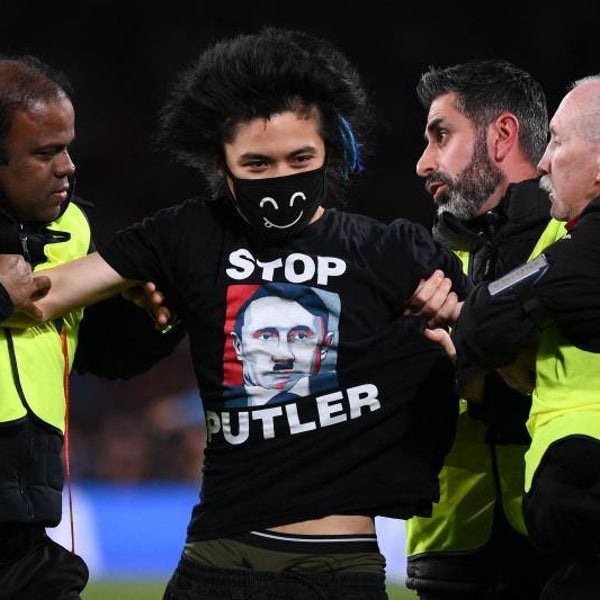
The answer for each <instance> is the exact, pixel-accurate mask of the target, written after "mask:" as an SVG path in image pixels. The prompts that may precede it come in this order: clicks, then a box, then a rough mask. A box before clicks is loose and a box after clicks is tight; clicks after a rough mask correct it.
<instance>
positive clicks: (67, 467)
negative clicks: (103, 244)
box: [60, 325, 75, 554]
mask: <svg viewBox="0 0 600 600" xmlns="http://www.w3.org/2000/svg"><path fill="white" fill-rule="evenodd" d="M60 341H61V345H62V353H63V358H64V364H65V368H64V371H63V389H64V392H65V448H64V449H65V476H66V480H67V490H68V494H69V519H70V521H71V552H73V554H75V524H74V519H73V494H72V492H71V468H70V459H71V453H70V449H69V399H70V394H69V374H70V370H69V344H68V341H67V329H66V327H65V326H64V325H63V328H62V331H61V333H60Z"/></svg>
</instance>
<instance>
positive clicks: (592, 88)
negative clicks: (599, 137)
mask: <svg viewBox="0 0 600 600" xmlns="http://www.w3.org/2000/svg"><path fill="white" fill-rule="evenodd" d="M599 95H600V81H593V82H587V83H583V84H581V85H579V86H578V87H576V88H574V89H573V90H571V91H570V92H569V93H568V94H566V96H565V97H564V98H563V99H562V101H561V103H560V104H559V105H558V108H557V109H556V112H555V113H554V116H553V117H552V120H551V121H550V128H551V129H552V131H555V132H556V131H559V132H560V133H561V134H562V135H564V134H566V133H576V132H577V130H578V129H579V130H580V133H582V134H585V133H586V132H585V131H583V130H582V126H583V127H585V123H586V116H587V115H588V114H589V113H590V112H591V111H592V110H593V107H595V106H598V104H599V103H598V97H599Z"/></svg>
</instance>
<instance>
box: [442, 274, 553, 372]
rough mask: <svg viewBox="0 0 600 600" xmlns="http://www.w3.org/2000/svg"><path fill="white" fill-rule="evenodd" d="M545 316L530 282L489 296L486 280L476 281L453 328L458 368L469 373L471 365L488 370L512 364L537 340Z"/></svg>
mask: <svg viewBox="0 0 600 600" xmlns="http://www.w3.org/2000/svg"><path fill="white" fill-rule="evenodd" d="M544 318H545V315H544V311H543V309H542V307H541V305H540V302H539V299H538V298H537V296H536V293H535V290H534V286H533V284H529V285H527V286H524V288H523V289H521V290H519V293H518V294H517V293H512V294H506V295H501V296H491V295H490V293H489V290H488V283H487V282H483V283H480V284H478V285H477V286H476V287H475V288H474V289H473V291H472V292H471V293H470V294H469V296H468V298H467V299H466V300H465V303H464V305H463V308H462V312H461V314H460V317H459V319H458V321H457V322H456V323H455V326H454V329H453V331H452V338H453V340H454V343H455V345H456V349H457V353H458V370H459V371H460V372H463V373H464V372H468V370H469V369H470V368H471V365H473V364H474V365H476V366H478V367H480V368H483V369H490V370H491V369H495V368H497V367H505V366H507V365H509V364H512V363H513V362H514V361H515V360H516V358H517V356H518V355H519V353H520V352H521V350H524V349H525V348H527V347H529V346H530V345H531V344H533V343H535V342H536V341H537V340H538V339H539V336H540V333H541V328H542V324H543V320H544Z"/></svg>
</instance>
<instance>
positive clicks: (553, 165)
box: [454, 75, 600, 600]
mask: <svg viewBox="0 0 600 600" xmlns="http://www.w3.org/2000/svg"><path fill="white" fill-rule="evenodd" d="M538 169H539V171H540V174H541V175H542V179H541V183H540V185H541V186H542V188H544V189H545V190H547V191H549V193H550V200H551V201H552V208H551V214H552V216H553V217H554V218H556V219H560V220H562V221H566V229H567V234H566V236H565V237H564V239H562V240H560V241H558V242H556V243H555V244H553V245H552V246H550V247H549V248H547V249H546V250H545V251H544V256H545V260H546V262H547V264H546V265H544V266H543V267H542V268H541V269H540V270H539V272H537V273H536V269H535V268H533V267H534V265H531V264H530V265H529V268H528V269H527V268H525V267H521V268H519V269H518V270H516V271H514V272H512V273H509V275H508V276H507V279H506V278H505V279H504V280H502V279H500V280H498V282H496V283H494V285H491V286H489V287H488V284H481V285H479V286H477V287H476V288H475V290H474V291H473V293H472V295H471V296H470V297H469V298H468V299H467V301H466V302H465V304H464V306H463V310H462V313H461V316H460V318H459V320H458V323H457V328H456V331H455V338H454V340H455V342H456V346H457V349H458V357H459V363H462V362H463V361H465V360H467V361H472V362H473V363H475V364H478V365H480V366H484V367H502V366H504V365H506V364H509V363H510V362H511V361H512V360H513V359H514V358H515V357H516V356H517V355H518V354H519V353H522V352H523V350H524V349H526V348H528V347H530V346H531V345H532V344H535V353H534V356H535V360H534V364H533V365H525V367H526V369H525V372H524V374H523V375H522V376H521V377H519V379H521V380H523V379H525V377H526V375H527V372H528V371H529V372H535V382H534V389H533V395H532V408H531V411H530V415H529V420H528V422H527V427H528V430H529V432H530V434H531V437H532V442H531V446H530V449H529V450H528V452H527V454H526V457H525V461H526V464H525V497H524V502H523V509H524V515H525V520H526V524H527V529H528V532H529V534H530V536H531V539H532V541H533V543H534V544H535V545H536V546H537V547H538V549H539V550H540V552H542V553H544V554H545V555H547V556H548V557H552V558H554V559H558V561H559V565H560V566H559V568H558V570H557V571H556V572H555V573H554V575H553V576H552V577H551V578H550V579H549V580H548V582H547V583H546V586H545V587H544V590H543V592H542V594H541V596H540V598H541V600H558V599H562V600H567V599H571V598H577V600H591V599H592V598H593V599H596V598H598V593H599V592H598V590H600V541H599V540H600V392H599V390H600V303H599V302H598V290H600V248H599V246H598V238H599V236H600V75H595V76H590V77H585V78H583V79H580V80H578V81H576V82H575V83H574V84H573V86H572V87H571V89H570V91H569V92H568V93H567V94H566V96H565V97H564V98H563V100H562V102H561V103H560V105H559V107H558V109H557V110H556V113H555V114H554V116H553V118H552V120H551V122H550V142H549V143H548V146H547V148H546V151H545V153H544V156H543V157H542V159H541V160H540V162H539V165H538ZM528 271H529V272H528ZM524 276H527V277H524ZM459 366H460V365H459Z"/></svg>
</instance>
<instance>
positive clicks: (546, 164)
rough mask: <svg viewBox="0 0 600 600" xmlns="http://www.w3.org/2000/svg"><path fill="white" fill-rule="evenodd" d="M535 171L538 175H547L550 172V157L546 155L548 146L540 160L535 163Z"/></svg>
mask: <svg viewBox="0 0 600 600" xmlns="http://www.w3.org/2000/svg"><path fill="white" fill-rule="evenodd" d="M537 171H538V174H539V175H547V174H548V173H550V157H549V156H548V148H546V151H545V152H544V155H543V156H542V158H540V162H539V163H538V165H537Z"/></svg>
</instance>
